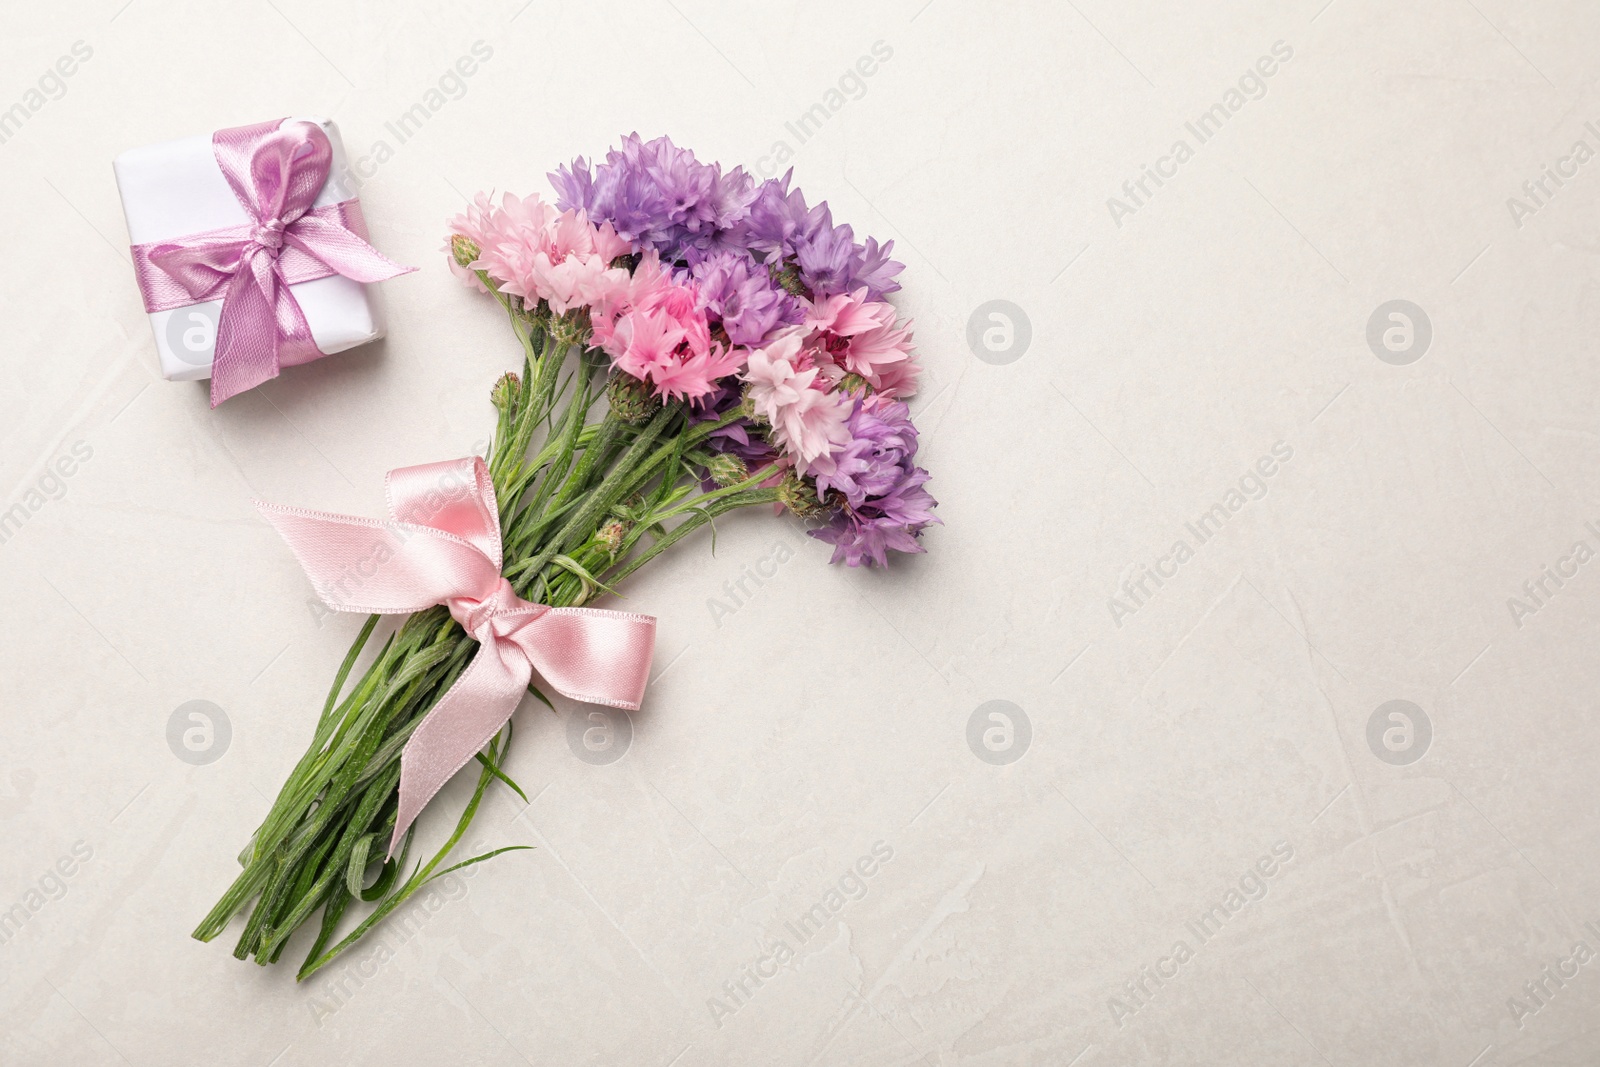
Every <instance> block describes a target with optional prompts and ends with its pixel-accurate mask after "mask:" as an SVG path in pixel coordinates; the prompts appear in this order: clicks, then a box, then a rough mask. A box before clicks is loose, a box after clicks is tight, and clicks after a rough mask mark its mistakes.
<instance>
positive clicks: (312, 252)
mask: <svg viewBox="0 0 1600 1067" xmlns="http://www.w3.org/2000/svg"><path fill="white" fill-rule="evenodd" d="M211 148H212V151H213V152H214V153H215V155H216V157H217V167H218V168H219V169H220V170H221V171H222V176H223V177H224V178H226V179H227V181H228V186H229V188H231V189H232V190H233V195H234V196H236V197H238V198H239V203H240V204H241V205H242V206H243V207H244V211H245V214H246V215H247V216H249V219H250V221H249V222H247V223H244V224H243V225H239V226H228V227H224V228H223V229H220V230H208V231H206V232H204V233H196V234H190V235H188V236H186V237H179V238H176V239H174V240H169V241H152V242H150V243H149V244H142V245H135V246H134V247H133V250H132V251H133V264H134V276H135V277H136V278H137V279H138V282H139V291H140V293H141V294H142V295H143V296H144V307H145V311H146V312H147V313H150V314H154V313H155V312H157V311H170V310H173V309H175V308H180V307H188V306H189V305H191V304H198V303H202V302H204V301H207V300H216V299H217V298H218V297H221V299H222V312H221V314H220V315H219V316H218V320H217V344H216V355H215V356H214V357H213V359H212V367H211V406H212V407H216V406H217V405H218V404H220V403H222V402H223V401H224V400H226V399H228V398H229V397H230V396H233V395H234V394H235V393H242V392H244V391H245V390H246V389H253V388H255V387H256V386H258V385H260V384H261V383H262V382H264V381H267V380H268V379H270V378H276V377H277V376H278V370H279V368H280V367H292V366H294V365H296V364H299V363H309V362H310V361H312V360H314V359H320V358H321V357H322V356H323V355H324V353H323V352H322V350H321V349H319V348H318V347H317V343H316V341H315V340H314V339H313V338H312V336H311V328H310V327H309V326H308V325H307V324H306V317H305V313H304V312H303V311H302V310H301V309H300V303H299V301H297V300H296V299H295V298H294V294H293V293H291V292H290V291H289V286H290V285H294V284H298V283H299V282H305V281H312V280H314V279H316V278H328V277H332V276H333V275H335V274H342V275H344V276H345V277H346V278H350V279H352V280H354V281H358V282H379V281H383V280H384V279H386V278H393V277H396V276H398V275H401V274H409V273H410V272H411V271H413V270H416V268H415V267H403V266H401V265H400V264H398V263H395V262H393V261H391V260H390V259H388V258H387V257H385V256H384V255H383V254H381V253H380V252H379V251H378V250H377V249H375V248H373V247H372V246H371V245H369V244H367V242H366V240H365V238H366V232H367V228H366V222H365V220H364V219H363V218H362V215H361V203H360V201H358V200H355V199H350V200H345V201H342V202H341V203H338V204H329V205H327V206H326V207H320V208H316V209H315V210H313V209H312V207H311V205H312V204H313V203H315V202H316V199H317V194H319V193H320V192H321V191H322V187H323V185H324V184H325V183H326V182H327V180H328V172H329V169H330V168H331V166H332V163H333V147H332V145H330V144H329V142H328V135H327V134H325V133H323V132H322V127H320V126H318V125H317V124H316V123H314V122H286V121H284V120H282V119H280V120H278V121H276V122H262V123H257V124H256V125H254V126H236V127H234V128H232V129H227V130H218V131H217V132H216V133H214V134H212V137H211Z"/></svg>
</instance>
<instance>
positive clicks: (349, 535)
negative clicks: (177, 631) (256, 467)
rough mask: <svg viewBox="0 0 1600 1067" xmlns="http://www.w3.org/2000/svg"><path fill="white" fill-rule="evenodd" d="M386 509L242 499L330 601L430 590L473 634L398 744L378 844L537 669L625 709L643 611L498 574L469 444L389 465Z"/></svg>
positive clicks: (511, 705) (640, 665)
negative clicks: (394, 779) (526, 587)
mask: <svg viewBox="0 0 1600 1067" xmlns="http://www.w3.org/2000/svg"><path fill="white" fill-rule="evenodd" d="M387 495H388V501H389V515H390V517H391V521H389V522H382V521H379V520H377V519H364V518H357V517H355V516H351V515H331V514H328V513H325V512H316V511H306V510H304V509H302V508H291V507H284V506H282V505H278V504H267V503H263V502H261V501H257V502H256V507H257V508H258V509H260V511H261V513H262V514H263V515H265V516H266V518H267V521H268V522H270V523H272V525H273V527H274V528H275V529H276V530H277V531H278V533H279V534H281V535H282V536H283V539H284V540H285V541H287V542H288V543H289V548H290V549H291V550H293V552H294V554H295V558H296V559H298V560H299V561H300V565H301V566H302V567H303V568H305V572H306V574H307V576H309V577H310V579H311V583H312V585H313V586H315V587H316V590H317V595H318V596H319V597H321V598H322V602H323V603H325V604H327V605H328V607H330V608H333V609H334V610H335V611H354V612H362V613H366V614H372V613H377V614H385V615H388V614H396V613H401V612H406V613H409V612H414V611H422V610H423V609H425V608H430V607H432V606H433V605H435V604H443V605H445V606H446V607H448V608H449V609H450V614H451V616H452V617H453V618H454V619H455V620H456V621H457V622H459V623H460V624H461V626H462V628H463V629H464V630H466V631H467V633H469V634H471V635H472V636H473V637H474V638H475V639H477V641H478V643H479V648H478V650H477V652H476V653H475V654H474V655H473V657H472V662H471V663H470V664H468V666H467V669H466V670H465V671H463V672H462V674H461V676H460V677H459V678H458V679H456V683H455V684H454V685H453V686H451V687H450V689H449V690H448V691H447V692H446V693H445V694H444V696H442V697H440V698H439V702H438V703H437V704H435V705H434V707H433V710H432V711H430V712H428V714H427V716H426V717H425V718H423V720H422V722H421V724H419V725H418V726H417V728H416V730H415V731H414V732H413V733H412V735H411V739H410V740H409V741H407V742H406V747H405V751H404V752H403V753H402V754H401V757H400V810H399V813H398V815H397V816H396V818H395V825H394V836H393V837H392V838H391V839H390V842H389V852H390V854H391V855H393V854H394V852H395V846H396V844H397V843H398V842H399V841H400V839H401V837H402V835H404V833H405V831H406V828H407V827H408V826H410V825H411V822H412V820H414V819H415V818H416V817H417V813H418V812H420V811H421V810H422V808H423V806H424V805H426V804H427V803H428V801H429V800H431V799H432V798H433V795H434V794H435V793H437V792H438V791H439V789H440V787H441V786H443V785H444V783H445V782H447V781H449V780H450V778H451V776H452V775H454V774H455V773H456V771H458V770H460V769H461V768H462V767H463V766H464V765H465V764H466V762H467V761H468V760H470V759H471V758H472V757H473V754H474V753H476V752H477V751H478V750H479V749H481V748H483V746H484V745H486V744H488V742H489V741H490V740H491V739H492V738H493V737H494V736H495V734H496V733H498V732H499V730H500V728H501V727H502V726H504V725H505V723H506V720H508V719H510V718H511V714H512V712H514V711H516V710H517V704H518V703H519V702H520V701H521V699H522V694H523V693H524V692H525V691H526V690H527V688H528V682H529V680H530V679H531V677H532V672H533V671H535V670H537V671H538V672H539V674H540V676H541V677H543V678H544V680H545V681H546V682H547V683H549V685H550V687H551V688H552V689H554V690H555V691H556V692H558V693H561V694H562V695H563V696H567V697H571V698H572V699H573V700H581V701H584V702H586V703H590V704H609V705H610V706H612V707H615V708H627V709H629V710H630V711H636V710H638V708H639V701H640V700H641V699H642V698H643V697H644V689H645V683H646V682H647V681H648V680H649V677H650V657H651V653H652V652H653V651H654V648H655V635H656V620H655V619H654V618H653V617H651V616H649V615H635V614H632V613H629V612H623V611H605V610H599V609H595V608H552V607H548V606H546V605H543V604H530V603H529V602H528V601H526V600H523V599H522V598H521V597H519V596H517V594H516V593H515V591H513V590H512V588H511V583H510V582H508V581H506V579H504V578H503V577H501V576H500V563H501V559H500V512H499V510H498V506H497V505H496V503H495V493H494V485H493V483H492V482H491V481H490V480H489V471H488V468H487V467H486V466H484V463H483V460H481V459H478V458H477V457H475V456H474V457H472V458H469V459H458V460H449V461H446V462H443V463H428V464H424V465H422V466H420V467H400V468H398V469H396V470H392V471H390V472H389V476H388V483H387Z"/></svg>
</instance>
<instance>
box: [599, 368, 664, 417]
mask: <svg viewBox="0 0 1600 1067" xmlns="http://www.w3.org/2000/svg"><path fill="white" fill-rule="evenodd" d="M606 399H607V401H609V402H610V404H611V412H612V414H614V415H616V417H617V418H619V419H621V420H622V421H623V422H625V423H627V424H628V425H630V426H637V425H639V424H640V423H642V422H646V421H648V420H649V418H650V416H652V415H654V414H655V413H656V409H657V408H659V407H660V406H661V401H660V400H659V399H657V398H656V395H655V394H654V393H652V392H651V391H650V384H649V383H648V382H645V381H642V380H640V379H638V378H635V377H634V376H633V375H631V374H628V373H627V372H625V371H618V372H617V373H615V374H613V375H612V376H611V380H610V381H608V382H606Z"/></svg>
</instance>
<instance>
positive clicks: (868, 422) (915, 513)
mask: <svg viewBox="0 0 1600 1067" xmlns="http://www.w3.org/2000/svg"><path fill="white" fill-rule="evenodd" d="M846 426H847V428H848V429H849V431H850V438H851V439H850V443H849V444H847V445H845V447H844V448H843V449H841V450H840V451H839V452H837V453H836V454H835V455H834V456H833V463H832V470H829V471H826V472H821V473H818V475H817V490H818V493H819V494H820V495H824V496H826V492H827V491H829V490H831V491H832V492H833V493H834V494H836V495H837V496H838V497H840V498H841V500H842V502H841V505H840V507H839V510H838V511H836V512H835V513H834V515H833V517H832V518H831V519H830V520H829V523H828V525H827V526H825V527H823V528H822V529H820V530H812V531H811V536H812V537H815V538H817V539H818V540H821V541H826V542H828V543H829V544H831V545H833V559H832V560H831V561H830V562H833V563H838V562H840V561H841V560H842V561H844V562H845V563H847V564H849V565H850V566H852V567H859V566H862V565H863V564H867V565H869V566H870V565H872V564H874V563H876V564H877V565H878V566H880V567H884V566H887V565H888V558H887V556H886V555H885V553H886V551H887V550H888V549H893V550H895V551H896V552H922V551H925V550H924V549H923V548H922V546H921V545H919V544H918V543H917V536H918V535H919V534H920V533H921V532H922V530H923V528H924V527H926V526H928V525H930V524H933V523H937V522H938V521H939V520H938V519H937V518H935V517H934V514H933V510H932V509H933V508H934V507H935V506H937V502H936V501H935V500H934V499H933V497H932V495H931V494H929V493H928V491H927V490H926V489H924V488H923V484H924V483H926V482H927V480H928V472H927V471H925V470H923V469H922V468H921V467H918V466H917V465H916V457H917V429H916V427H915V426H913V425H912V424H911V413H910V409H909V408H907V406H906V405H905V404H903V403H901V402H899V401H895V400H884V399H883V398H881V397H868V398H866V399H863V400H858V401H856V404H855V408H854V409H853V410H852V411H851V413H850V419H849V421H848V422H847V423H846Z"/></svg>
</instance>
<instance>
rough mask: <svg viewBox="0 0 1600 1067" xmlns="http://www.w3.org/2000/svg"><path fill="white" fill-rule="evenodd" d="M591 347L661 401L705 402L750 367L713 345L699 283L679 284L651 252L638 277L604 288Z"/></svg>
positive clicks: (595, 306)
mask: <svg viewBox="0 0 1600 1067" xmlns="http://www.w3.org/2000/svg"><path fill="white" fill-rule="evenodd" d="M590 322H591V328H592V338H591V342H590V343H591V344H593V345H594V346H595V347H597V348H600V349H602V350H604V351H605V353H606V354H607V355H609V356H610V357H611V362H612V364H613V365H614V366H615V367H616V368H617V369H618V370H621V371H624V372H626V373H628V374H631V375H633V376H634V377H635V378H639V379H641V380H643V381H647V382H649V383H650V384H651V385H653V386H655V390H656V395H657V396H663V397H679V398H682V399H685V400H692V399H694V398H696V397H701V396H705V395H706V394H707V393H709V392H711V391H712V390H713V389H714V388H715V387H716V382H717V379H719V378H726V377H727V376H728V375H730V374H733V373H734V372H735V371H737V370H738V369H739V368H740V367H742V366H743V365H744V361H745V351H744V349H741V348H733V347H730V346H728V345H724V344H722V343H721V342H716V341H713V340H712V339H711V325H710V323H709V322H708V321H707V319H706V313H705V310H704V309H703V308H702V307H701V306H700V299H699V294H698V292H697V291H696V289H695V284H694V282H692V281H690V282H686V283H678V282H675V281H673V280H672V276H671V275H670V274H668V273H667V272H666V271H665V270H664V269H663V268H662V266H661V263H660V260H659V259H658V258H657V256H656V254H655V252H654V251H651V252H646V253H645V255H644V258H643V259H642V260H641V261H640V263H639V266H638V267H637V268H636V269H635V270H634V272H633V277H632V278H631V279H628V281H627V282H626V283H624V284H617V285H611V286H608V287H602V291H600V292H599V293H598V294H597V298H596V300H595V301H594V302H593V303H592V305H591V307H590Z"/></svg>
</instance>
